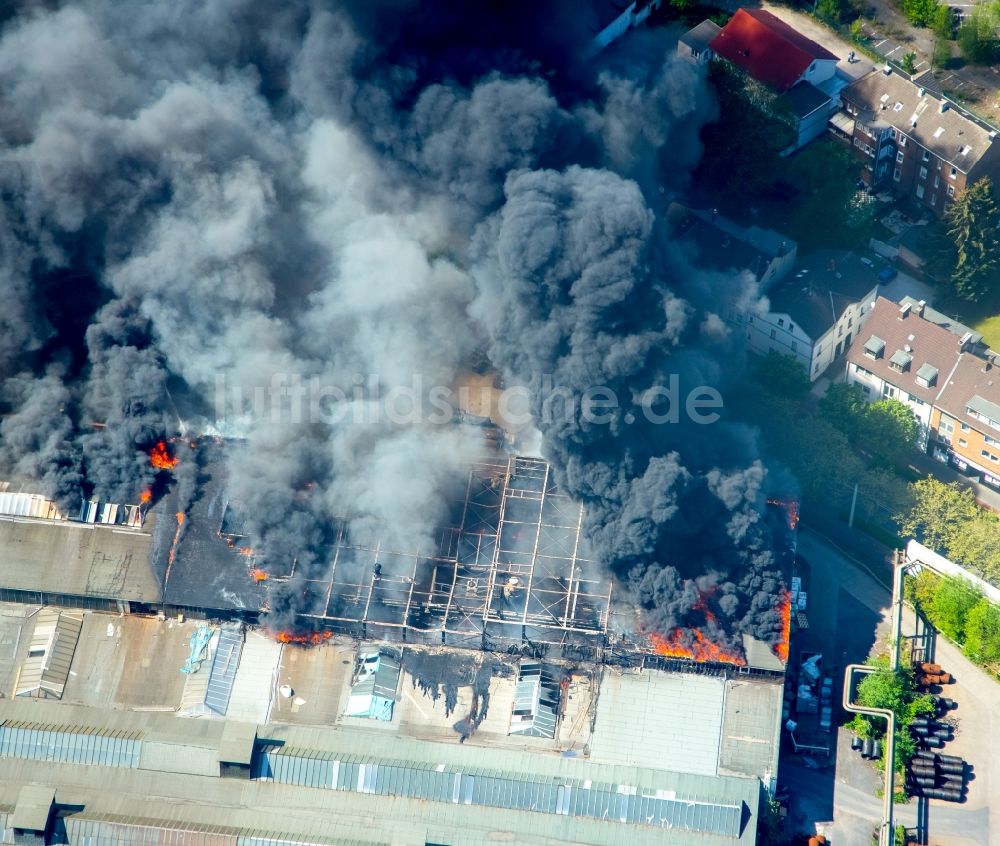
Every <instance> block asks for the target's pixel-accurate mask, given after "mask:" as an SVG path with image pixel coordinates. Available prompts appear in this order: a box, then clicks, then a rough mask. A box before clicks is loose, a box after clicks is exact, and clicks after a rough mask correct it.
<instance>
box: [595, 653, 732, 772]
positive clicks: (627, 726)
mask: <svg viewBox="0 0 1000 846" xmlns="http://www.w3.org/2000/svg"><path fill="white" fill-rule="evenodd" d="M725 696H726V683H725V680H724V679H721V678H715V677H712V676H695V675H687V674H681V673H664V672H659V671H657V670H651V671H646V672H641V673H624V674H622V675H616V674H614V673H606V674H605V676H604V680H603V682H602V683H601V692H600V697H599V698H598V700H597V720H596V721H595V723H594V736H593V738H592V739H591V742H590V757H591V760H594V761H601V762H605V763H609V764H626V765H630V766H640V767H664V768H668V769H671V770H676V771H678V772H683V773H695V774H698V775H703V776H714V775H715V774H716V772H717V770H718V762H719V737H720V734H721V731H722V712H723V705H724V702H725Z"/></svg>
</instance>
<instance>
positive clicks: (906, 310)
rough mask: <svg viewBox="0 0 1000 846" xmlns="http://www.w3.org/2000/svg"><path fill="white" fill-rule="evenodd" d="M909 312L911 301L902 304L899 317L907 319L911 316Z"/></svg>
mask: <svg viewBox="0 0 1000 846" xmlns="http://www.w3.org/2000/svg"><path fill="white" fill-rule="evenodd" d="M909 314H910V304H909V303H904V304H903V305H902V306H900V309H899V319H900V320H906V318H907V317H908V316H909Z"/></svg>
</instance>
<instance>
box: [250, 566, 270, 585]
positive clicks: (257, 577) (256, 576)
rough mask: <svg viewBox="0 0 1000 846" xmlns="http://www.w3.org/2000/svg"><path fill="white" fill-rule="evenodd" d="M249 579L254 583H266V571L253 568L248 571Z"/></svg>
mask: <svg viewBox="0 0 1000 846" xmlns="http://www.w3.org/2000/svg"><path fill="white" fill-rule="evenodd" d="M250 578H251V579H253V580H254V581H255V582H266V581H267V570H259V569H258V568H256V567H254V568H253V569H251V570H250Z"/></svg>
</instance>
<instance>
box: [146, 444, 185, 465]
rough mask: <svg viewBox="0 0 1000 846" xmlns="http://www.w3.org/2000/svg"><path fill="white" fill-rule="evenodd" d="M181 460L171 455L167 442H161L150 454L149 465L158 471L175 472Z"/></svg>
mask: <svg viewBox="0 0 1000 846" xmlns="http://www.w3.org/2000/svg"><path fill="white" fill-rule="evenodd" d="M179 461H180V459H178V458H174V456H172V455H171V454H170V450H169V449H168V448H167V444H166V442H165V441H160V442H159V443H157V445H156V446H155V447H153V449H152V451H151V452H150V453H149V463H150V464H152V465H153V467H155V468H156V469H157V470H173V469H174V468H175V467H176V466H177V464H178V462H179Z"/></svg>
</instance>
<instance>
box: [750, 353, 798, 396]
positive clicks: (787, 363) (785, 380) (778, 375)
mask: <svg viewBox="0 0 1000 846" xmlns="http://www.w3.org/2000/svg"><path fill="white" fill-rule="evenodd" d="M751 375H752V377H753V379H754V381H755V382H757V383H758V384H759V385H760V386H761V387H762V388H764V390H765V391H767V392H768V393H770V394H773V395H775V396H779V397H785V398H786V399H802V398H803V397H804V396H805V395H806V394H807V393H809V384H810V383H809V374H808V373H806V369H805V368H804V367H803V366H802V363H801V362H800V361H799V360H798V359H797V358H792V356H790V355H782V354H781V353H779V352H775V351H774V350H771V351H770V352H769V353H768V354H767V355H765V356H762V357H760V358H758V359H757V360H756V361H755V362H754V363H753V364H752V365H751Z"/></svg>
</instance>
